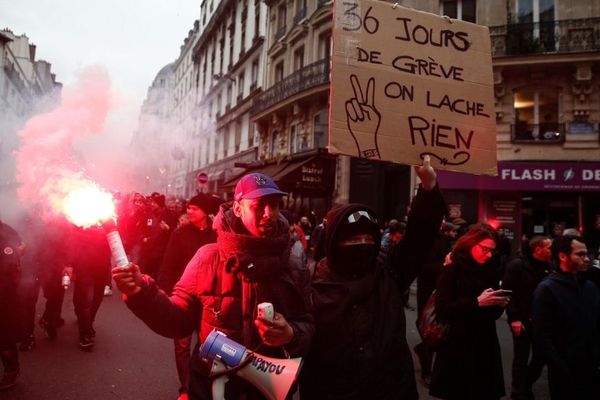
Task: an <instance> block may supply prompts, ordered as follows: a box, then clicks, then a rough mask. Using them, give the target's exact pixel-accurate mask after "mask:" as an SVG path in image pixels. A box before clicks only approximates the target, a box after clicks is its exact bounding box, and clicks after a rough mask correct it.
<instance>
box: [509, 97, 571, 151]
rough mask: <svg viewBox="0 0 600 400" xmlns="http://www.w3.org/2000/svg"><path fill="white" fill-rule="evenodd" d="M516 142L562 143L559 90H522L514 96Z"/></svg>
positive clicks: (562, 130) (562, 129) (514, 137)
mask: <svg viewBox="0 0 600 400" xmlns="http://www.w3.org/2000/svg"><path fill="white" fill-rule="evenodd" d="M514 108H515V125H514V127H513V135H512V138H513V140H514V141H537V142H540V141H541V142H562V141H563V140H564V128H563V127H562V124H559V118H558V116H559V91H558V89H557V88H552V87H550V88H531V87H529V88H522V89H518V90H516V91H515V94H514Z"/></svg>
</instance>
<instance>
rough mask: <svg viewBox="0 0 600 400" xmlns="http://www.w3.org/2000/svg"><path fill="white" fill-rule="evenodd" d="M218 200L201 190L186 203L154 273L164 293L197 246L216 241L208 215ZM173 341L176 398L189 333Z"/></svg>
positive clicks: (184, 374) (184, 385)
mask: <svg viewBox="0 0 600 400" xmlns="http://www.w3.org/2000/svg"><path fill="white" fill-rule="evenodd" d="M220 203H221V202H220V201H219V199H218V198H216V197H212V196H208V195H206V194H204V193H200V194H198V195H196V196H194V197H192V198H191V199H190V201H189V203H188V205H187V215H188V217H189V220H190V223H189V224H188V225H185V226H181V227H179V228H177V229H176V230H175V231H174V232H173V234H172V235H171V238H170V239H169V244H168V245H167V249H166V252H165V256H164V258H163V261H162V265H161V267H160V273H159V275H158V286H160V288H161V289H162V290H164V291H165V293H167V294H168V295H171V294H172V293H173V287H174V286H175V284H176V283H177V281H179V279H180V278H181V275H183V271H185V266H186V265H187V264H188V262H189V261H190V260H191V259H192V257H194V254H196V252H197V251H198V249H199V248H200V247H202V246H204V245H205V244H208V243H214V242H216V241H217V234H216V233H215V231H213V229H212V216H214V215H215V214H216V213H217V211H218V210H219V204H220ZM173 341H174V342H175V364H176V366H177V374H178V375H179V382H180V383H181V387H180V389H179V394H180V398H187V397H186V396H187V390H188V386H189V380H190V376H189V375H190V360H191V344H192V335H188V336H186V337H183V338H178V339H174V340H173Z"/></svg>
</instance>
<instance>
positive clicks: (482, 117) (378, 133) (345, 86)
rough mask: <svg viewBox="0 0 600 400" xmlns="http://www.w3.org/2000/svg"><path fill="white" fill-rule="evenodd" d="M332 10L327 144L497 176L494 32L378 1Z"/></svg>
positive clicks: (345, 3) (349, 0)
mask: <svg viewBox="0 0 600 400" xmlns="http://www.w3.org/2000/svg"><path fill="white" fill-rule="evenodd" d="M335 7H336V8H335V22H334V46H333V50H334V52H333V66H332V110H331V123H330V127H331V128H330V151H332V152H334V153H341V154H349V155H352V156H358V157H363V158H374V159H381V160H387V161H394V162H399V163H403V164H420V163H421V159H422V158H423V157H424V156H425V155H430V156H431V158H432V163H433V165H434V166H436V167H438V168H443V169H451V170H455V171H464V172H472V173H483V174H490V175H495V174H496V125H495V120H494V118H495V112H494V98H493V80H492V66H491V53H490V39H489V33H488V29H487V28H486V27H482V26H478V25H474V24H469V23H466V22H462V21H457V20H450V19H446V18H443V17H439V16H437V15H433V14H428V13H424V12H420V11H415V10H411V9H408V8H404V7H401V6H393V5H392V4H390V3H383V2H379V1H373V0H340V1H337V2H336V3H335Z"/></svg>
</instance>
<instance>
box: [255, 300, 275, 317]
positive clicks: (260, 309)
mask: <svg viewBox="0 0 600 400" xmlns="http://www.w3.org/2000/svg"><path fill="white" fill-rule="evenodd" d="M256 309H257V315H258V316H259V317H260V318H262V319H265V320H268V321H273V318H275V310H274V309H273V304H271V303H260V304H259V305H257V306H256Z"/></svg>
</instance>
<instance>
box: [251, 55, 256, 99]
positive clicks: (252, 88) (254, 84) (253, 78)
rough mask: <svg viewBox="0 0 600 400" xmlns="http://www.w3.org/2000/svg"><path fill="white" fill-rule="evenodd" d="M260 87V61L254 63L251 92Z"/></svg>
mask: <svg viewBox="0 0 600 400" xmlns="http://www.w3.org/2000/svg"><path fill="white" fill-rule="evenodd" d="M257 86H258V59H256V60H254V61H252V81H251V84H250V91H252V90H254V89H256V87H257Z"/></svg>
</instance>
